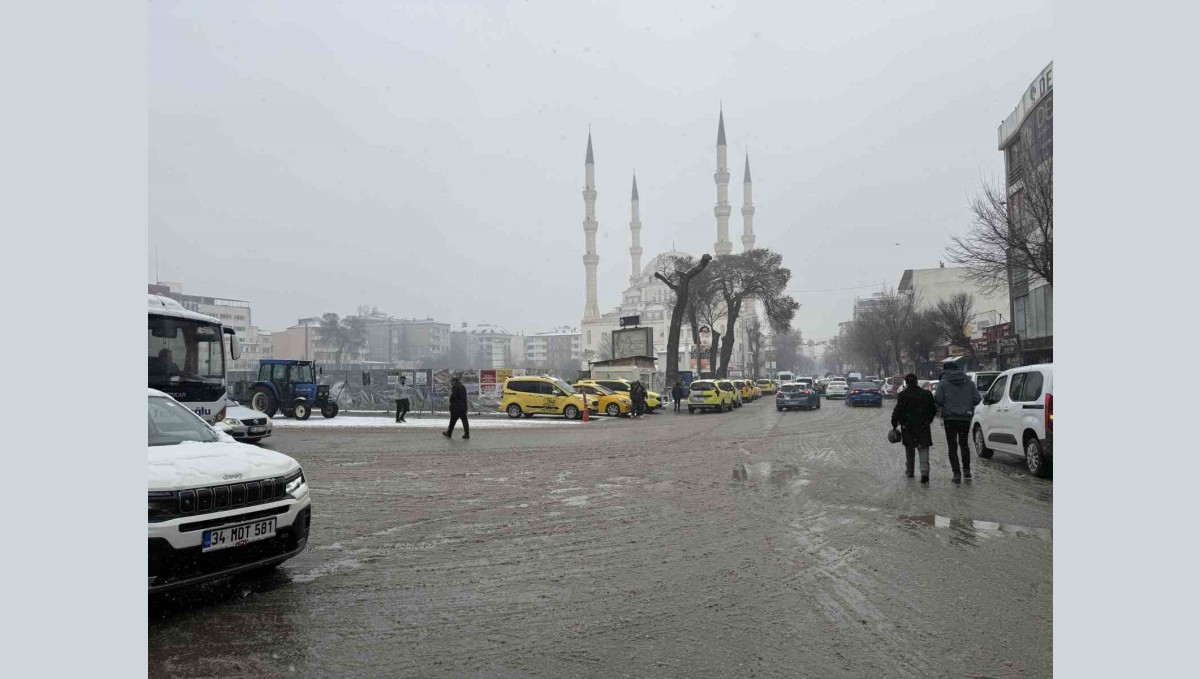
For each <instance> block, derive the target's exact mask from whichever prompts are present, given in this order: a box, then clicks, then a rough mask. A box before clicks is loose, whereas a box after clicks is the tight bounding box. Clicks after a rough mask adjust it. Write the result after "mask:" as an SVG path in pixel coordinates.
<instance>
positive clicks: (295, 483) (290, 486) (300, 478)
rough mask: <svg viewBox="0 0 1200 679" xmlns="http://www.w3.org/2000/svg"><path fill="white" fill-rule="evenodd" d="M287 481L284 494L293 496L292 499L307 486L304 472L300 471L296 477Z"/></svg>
mask: <svg viewBox="0 0 1200 679" xmlns="http://www.w3.org/2000/svg"><path fill="white" fill-rule="evenodd" d="M285 480H286V481H287V485H286V486H284V487H283V492H285V493H287V494H288V495H291V496H292V497H295V493H296V492H297V491H298V490H300V489H301V488H303V487H304V486H305V484H306V482H305V480H304V472H303V471H298V472H296V475H295V476H292V477H290V478H288V479H285Z"/></svg>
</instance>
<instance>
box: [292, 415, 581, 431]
mask: <svg viewBox="0 0 1200 679" xmlns="http://www.w3.org/2000/svg"><path fill="white" fill-rule="evenodd" d="M469 417H470V420H471V428H472V429H515V428H527V427H572V426H574V427H579V426H583V424H582V423H581V422H579V421H578V420H565V419H563V418H561V417H552V416H549V415H547V416H541V415H539V416H536V417H532V418H528V419H526V418H521V419H519V420H514V419H510V418H509V417H507V416H500V417H496V416H488V415H480V416H475V415H471V416H469ZM449 421H450V417H449V416H448V415H447V416H442V415H436V416H432V417H431V416H429V415H425V416H424V417H416V416H414V415H412V414H409V415H408V418H407V421H405V422H404V423H403V424H397V423H396V421H395V419H394V416H392V417H364V416H355V415H338V416H337V417H334V418H331V419H325V418H324V417H320V416H319V415H314V416H313V417H312V418H311V419H308V420H293V419H289V418H286V417H283V416H276V417H275V418H274V419H272V420H271V422H272V423H273V424H274V426H275V427H276V428H277V429H278V428H281V427H282V428H284V429H287V428H290V427H297V428H299V427H312V428H324V429H445V428H446V424H447V423H449ZM604 421H605V418H599V417H593V418H591V422H592V423H596V424H599V423H601V422H604ZM589 424H590V423H589ZM455 431H462V423H459V424H458V425H457V426H456V427H455Z"/></svg>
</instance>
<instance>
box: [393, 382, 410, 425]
mask: <svg viewBox="0 0 1200 679" xmlns="http://www.w3.org/2000/svg"><path fill="white" fill-rule="evenodd" d="M405 381H406V379H405V377H404V375H401V376H400V379H399V380H398V381H397V382H396V422H404V416H405V415H407V414H408V409H409V398H410V393H411V392H410V391H409V388H408V385H406V384H405Z"/></svg>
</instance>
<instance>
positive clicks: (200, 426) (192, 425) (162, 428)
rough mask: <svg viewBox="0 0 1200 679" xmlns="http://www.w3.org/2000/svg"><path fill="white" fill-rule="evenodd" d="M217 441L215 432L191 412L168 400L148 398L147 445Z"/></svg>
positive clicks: (159, 397) (154, 397)
mask: <svg viewBox="0 0 1200 679" xmlns="http://www.w3.org/2000/svg"><path fill="white" fill-rule="evenodd" d="M217 440H218V437H217V432H216V431H214V430H213V428H212V427H210V426H208V425H207V424H205V423H204V420H201V419H200V418H199V417H197V416H196V414H195V413H193V412H192V411H190V410H188V409H187V408H184V407H183V406H181V405H179V404H178V403H176V402H175V401H172V400H171V399H169V398H165V397H162V396H151V397H150V414H149V436H148V444H149V445H151V446H173V445H177V444H179V443H183V442H184V441H196V442H199V443H212V442H214V441H217Z"/></svg>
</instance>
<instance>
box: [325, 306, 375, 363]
mask: <svg viewBox="0 0 1200 679" xmlns="http://www.w3.org/2000/svg"><path fill="white" fill-rule="evenodd" d="M317 337H318V338H320V340H321V343H322V344H325V345H327V346H329V347H331V348H332V349H333V352H334V365H335V367H336V368H337V369H341V367H342V356H343V355H344V354H354V353H356V352H358V351H361V350H362V349H363V348H364V347H366V346H367V321H366V319H365V318H363V317H361V316H347V317H346V318H339V317H338V315H337V314H335V313H332V312H329V313H325V314H322V315H321V324H320V325H319V326H317Z"/></svg>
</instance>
